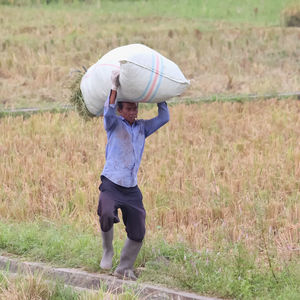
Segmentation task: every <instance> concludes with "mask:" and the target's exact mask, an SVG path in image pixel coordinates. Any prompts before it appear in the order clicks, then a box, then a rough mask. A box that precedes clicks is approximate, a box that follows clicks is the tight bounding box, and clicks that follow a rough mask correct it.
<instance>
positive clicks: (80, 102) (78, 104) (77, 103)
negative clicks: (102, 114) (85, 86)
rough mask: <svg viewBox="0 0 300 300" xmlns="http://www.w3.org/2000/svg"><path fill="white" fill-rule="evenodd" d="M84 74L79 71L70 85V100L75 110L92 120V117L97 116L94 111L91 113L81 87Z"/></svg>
mask: <svg viewBox="0 0 300 300" xmlns="http://www.w3.org/2000/svg"><path fill="white" fill-rule="evenodd" d="M83 75H84V73H83V72H81V71H80V72H78V73H77V74H76V76H75V79H74V81H73V83H72V84H71V86H70V89H71V96H70V102H71V104H72V105H73V106H74V107H75V110H76V111H77V112H78V114H79V115H80V116H81V117H82V118H83V119H84V120H86V121H88V120H90V119H91V118H93V117H95V115H93V114H92V113H90V112H89V111H88V109H87V107H86V105H85V102H84V99H83V96H82V92H81V89H80V82H81V79H82V76H83Z"/></svg>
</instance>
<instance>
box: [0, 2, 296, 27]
mask: <svg viewBox="0 0 300 300" xmlns="http://www.w3.org/2000/svg"><path fill="white" fill-rule="evenodd" d="M48 2H49V3H50V5H48V7H50V9H52V8H53V7H55V6H57V5H59V6H62V7H64V8H66V6H68V9H72V8H75V9H77V8H78V7H82V6H85V9H90V10H94V11H95V13H97V14H99V13H100V14H106V15H110V16H115V15H123V16H128V15H130V16H136V17H149V16H160V17H171V18H178V17H179V18H189V19H191V18H192V19H197V18H202V19H204V20H207V21H209V22H211V21H228V22H238V23H249V24H257V25H265V26H272V25H279V24H280V13H281V11H282V10H283V9H284V8H285V7H286V6H287V5H289V4H290V3H295V2H296V1H295V0H264V1H260V0H245V1H240V0H227V1H218V0H181V1H173V0H151V1H145V0H141V1H130V0H127V1H122V0H120V1H108V0H92V1H87V2H85V1H83V2H81V1H72V2H73V3H71V4H70V3H69V4H64V1H61V0H54V1H51V0H49V1H48ZM1 3H2V4H10V3H13V4H20V5H31V4H36V3H37V1H35V0H15V1H14V0H12V1H8V0H0V4H1ZM38 3H44V4H46V1H40V2H38Z"/></svg>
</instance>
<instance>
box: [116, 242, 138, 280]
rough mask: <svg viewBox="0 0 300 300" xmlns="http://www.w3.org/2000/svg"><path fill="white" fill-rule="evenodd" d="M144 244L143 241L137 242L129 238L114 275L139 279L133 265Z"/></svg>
mask: <svg viewBox="0 0 300 300" xmlns="http://www.w3.org/2000/svg"><path fill="white" fill-rule="evenodd" d="M142 244H143V243H142V242H136V241H133V240H130V239H128V238H127V240H126V241H125V245H124V247H123V249H122V252H121V257H120V263H119V265H118V267H117V269H116V270H115V272H114V274H113V275H114V276H117V277H119V278H122V279H130V280H136V279H137V278H136V276H135V275H134V273H133V265H134V262H135V260H136V258H137V256H138V254H139V252H140V249H141V247H142Z"/></svg>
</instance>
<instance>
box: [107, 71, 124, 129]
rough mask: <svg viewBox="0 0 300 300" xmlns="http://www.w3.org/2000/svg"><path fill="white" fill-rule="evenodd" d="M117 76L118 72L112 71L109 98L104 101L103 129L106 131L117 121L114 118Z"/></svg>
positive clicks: (115, 117)
mask: <svg viewBox="0 0 300 300" xmlns="http://www.w3.org/2000/svg"><path fill="white" fill-rule="evenodd" d="M119 75H120V71H117V70H116V71H112V74H111V81H112V87H111V91H110V94H109V97H108V98H107V100H106V101H105V104H104V114H103V116H104V128H105V130H106V131H108V130H111V129H112V128H113V127H114V125H115V122H116V121H117V116H116V99H117V89H118V86H119V85H120V83H119Z"/></svg>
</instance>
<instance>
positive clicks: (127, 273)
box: [114, 188, 146, 280]
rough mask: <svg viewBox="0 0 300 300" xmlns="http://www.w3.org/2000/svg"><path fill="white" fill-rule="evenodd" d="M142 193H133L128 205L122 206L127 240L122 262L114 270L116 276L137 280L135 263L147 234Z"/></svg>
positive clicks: (138, 191) (121, 258) (122, 253)
mask: <svg viewBox="0 0 300 300" xmlns="http://www.w3.org/2000/svg"><path fill="white" fill-rule="evenodd" d="M142 199H143V197H142V194H141V192H140V190H139V189H138V188H137V191H136V192H135V193H134V194H133V195H131V197H130V200H129V201H128V202H127V203H126V205H122V206H121V210H122V215H123V221H124V224H125V226H126V232H127V240H126V242H125V245H124V247H123V249H122V252H121V257H120V263H119V265H118V267H117V269H116V270H115V272H114V275H115V276H118V277H122V278H126V279H131V280H136V279H137V278H136V276H135V274H134V273H133V265H134V262H135V260H136V258H137V256H138V253H139V251H140V249H141V247H142V242H143V239H144V236H145V218H146V212H145V209H144V206H143V202H142Z"/></svg>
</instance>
